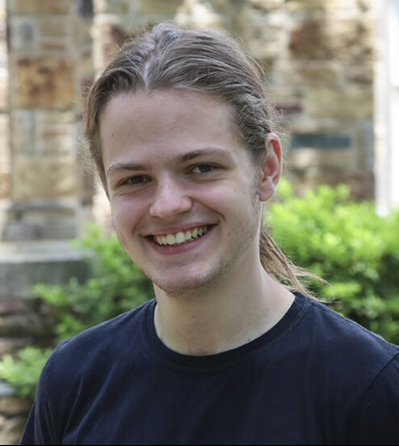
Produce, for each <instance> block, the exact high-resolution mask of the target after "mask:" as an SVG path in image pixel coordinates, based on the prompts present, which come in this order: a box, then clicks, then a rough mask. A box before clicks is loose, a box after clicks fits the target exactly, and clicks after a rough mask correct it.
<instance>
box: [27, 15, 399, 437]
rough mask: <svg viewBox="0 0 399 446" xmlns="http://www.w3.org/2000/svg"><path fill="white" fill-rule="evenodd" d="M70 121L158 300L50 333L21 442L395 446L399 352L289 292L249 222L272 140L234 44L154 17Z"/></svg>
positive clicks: (272, 180)
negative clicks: (82, 136) (82, 135)
mask: <svg viewBox="0 0 399 446" xmlns="http://www.w3.org/2000/svg"><path fill="white" fill-rule="evenodd" d="M86 124H87V126H86V135H87V137H88V140H89V144H90V150H91V153H92V156H93V158H94V160H95V161H96V164H97V167H98V172H99V175H100V178H101V179H102V182H103V185H104V187H105V190H106V192H107V195H108V197H109V200H110V203H111V207H112V213H113V219H114V223H115V228H116V231H117V234H118V237H119V239H120V242H121V244H122V246H123V247H124V249H125V250H126V252H127V253H128V254H129V256H130V257H131V259H132V260H133V261H134V262H135V263H136V264H137V265H138V266H139V267H140V268H141V269H142V271H143V272H144V273H145V274H146V275H147V276H148V277H149V278H150V279H151V280H152V282H153V284H154V290H155V295H156V299H154V300H153V301H151V302H149V303H147V304H145V305H143V306H142V307H140V308H138V309H135V310H133V311H131V312H129V313H126V314H123V315H121V316H119V317H117V318H116V319H114V320H112V321H109V322H107V323H104V324H102V325H100V326H98V327H95V328H93V329H91V330H88V331H86V332H84V333H82V334H81V335H79V336H77V337H76V338H74V339H71V340H69V341H67V342H65V343H63V344H61V345H60V346H58V348H57V349H56V351H55V352H54V354H53V355H52V357H51V358H50V360H49V362H48V363H47V365H46V367H45V369H44V371H43V374H42V377H41V380H40V385H39V391H38V395H37V399H36V402H35V405H34V408H33V410H32V413H31V416H30V419H29V421H28V424H27V427H26V431H25V434H24V437H23V440H22V444H399V348H398V347H397V346H394V345H391V344H388V343H387V342H385V341H384V340H383V339H381V338H380V337H379V336H376V335H374V334H372V333H370V332H368V331H366V330H365V329H363V328H362V327H360V326H359V325H357V324H355V323H353V322H350V321H348V320H346V319H344V318H343V317H341V316H339V315H338V314H336V313H334V312H332V311H331V310H329V309H328V308H326V307H325V306H324V305H322V304H321V303H319V302H317V301H316V300H315V299H311V298H309V297H306V296H305V295H304V294H303V293H301V292H300V291H303V288H302V287H301V285H300V282H299V281H298V279H297V275H296V270H295V268H294V267H293V266H292V265H291V264H290V263H289V262H288V260H287V259H286V258H285V257H284V256H283V254H282V253H281V251H279V249H278V248H277V246H276V245H275V244H274V243H273V241H272V240H271V238H270V236H269V235H268V234H267V232H266V230H265V228H263V225H262V217H263V207H262V206H263V203H264V202H267V201H268V200H269V199H270V198H271V197H272V196H273V194H274V192H275V189H276V187H277V184H278V182H279V178H280V175H281V165H282V155H281V144H280V140H279V138H278V136H277V135H276V134H275V133H274V132H273V130H274V125H275V124H274V121H273V113H272V109H271V107H270V105H269V104H268V101H267V99H266V97H265V95H264V92H263V86H262V81H261V76H260V73H259V71H257V69H256V67H255V65H254V63H253V62H252V61H251V60H250V58H249V57H248V56H247V55H246V54H245V52H244V50H242V49H241V48H240V47H239V45H238V44H237V43H235V42H234V41H233V40H231V39H229V38H227V37H224V36H222V35H220V34H217V33H214V32H210V31H185V30H180V29H178V28H175V27H173V26H171V25H164V24H161V25H159V26H157V27H155V28H154V29H153V30H152V31H148V32H147V33H145V34H144V35H143V36H141V37H139V38H137V39H136V40H135V41H133V42H132V43H130V44H128V45H127V46H125V47H124V48H123V50H122V52H121V55H120V56H119V57H118V58H117V59H116V60H115V61H114V62H113V63H112V64H111V66H110V67H108V68H107V69H106V70H105V72H104V73H103V75H102V76H101V78H100V79H99V80H98V81H97V82H96V84H95V85H94V87H93V89H92V90H91V93H90V97H89V101H88V106H87V116H86ZM282 281H284V282H290V283H291V285H292V286H291V287H290V288H288V287H286V286H284V285H283V284H282ZM295 290H297V291H295ZM106 298H107V296H104V299H106Z"/></svg>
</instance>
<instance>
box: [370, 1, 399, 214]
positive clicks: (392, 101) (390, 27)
mask: <svg viewBox="0 0 399 446" xmlns="http://www.w3.org/2000/svg"><path fill="white" fill-rule="evenodd" d="M379 1H380V5H379V14H378V15H379V17H378V26H379V32H378V34H379V45H378V46H379V55H378V59H379V60H378V62H377V67H376V116H375V118H376V165H375V173H376V198H377V210H378V212H379V213H380V214H381V215H386V214H387V213H388V212H389V211H390V210H391V209H393V208H399V0H379Z"/></svg>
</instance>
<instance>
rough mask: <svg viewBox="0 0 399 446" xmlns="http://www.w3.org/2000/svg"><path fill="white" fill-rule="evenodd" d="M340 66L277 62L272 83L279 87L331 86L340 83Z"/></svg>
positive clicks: (322, 62)
mask: <svg viewBox="0 0 399 446" xmlns="http://www.w3.org/2000/svg"><path fill="white" fill-rule="evenodd" d="M342 77H343V76H342V66H341V65H340V64H339V63H337V62H335V61H301V60H292V59H288V60H286V59H283V60H279V61H278V62H277V63H276V64H275V69H274V72H273V81H274V82H275V83H276V84H280V85H291V86H292V85H300V86H303V85H329V86H330V85H331V86H337V85H339V84H340V82H341V81H342Z"/></svg>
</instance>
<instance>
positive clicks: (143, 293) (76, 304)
mask: <svg viewBox="0 0 399 446" xmlns="http://www.w3.org/2000/svg"><path fill="white" fill-rule="evenodd" d="M268 223H269V224H270V226H271V227H272V231H273V236H274V239H275V240H276V241H277V243H278V244H279V245H280V246H281V247H282V248H283V249H284V251H285V252H286V253H287V254H288V255H289V256H290V257H291V259H292V260H293V261H294V262H295V263H296V264H298V265H299V266H302V267H304V268H307V269H310V270H311V271H313V272H315V273H316V274H318V275H319V276H321V277H323V278H324V279H326V280H327V281H328V282H329V283H331V285H330V286H322V285H321V284H320V283H318V282H311V283H309V284H308V285H309V288H310V289H311V291H312V292H313V293H314V294H316V295H317V296H319V297H320V298H322V299H326V300H332V306H333V308H334V309H336V310H337V311H339V312H340V313H342V314H343V315H345V316H347V317H349V318H350V319H353V320H355V321H357V322H359V323H360V324H361V325H363V326H364V327H366V328H368V329H370V330H372V331H374V332H376V333H379V334H381V335H382V336H384V337H385V338H386V339H387V340H388V341H390V342H393V343H395V344H399V274H398V273H399V213H392V214H391V215H390V216H388V217H385V218H383V217H380V216H378V215H377V214H376V213H375V210H374V204H373V203H353V202H351V201H350V199H349V191H348V189H347V188H346V187H344V186H340V187H338V188H335V189H332V188H329V187H327V186H322V187H320V188H318V189H317V190H316V191H312V192H309V193H307V194H306V195H305V196H304V197H301V198H299V197H297V196H295V194H294V193H293V190H292V187H291V186H290V185H289V184H288V183H287V182H282V184H281V185H280V188H279V196H278V200H276V202H274V203H273V204H272V205H271V207H270V212H269V214H268ZM81 247H82V248H83V249H85V250H87V251H89V252H90V253H91V256H90V257H89V262H90V264H91V266H92V271H93V275H92V278H91V279H90V280H89V281H88V282H87V283H86V284H84V285H81V284H79V283H78V282H77V281H76V280H74V279H73V280H71V282H70V283H69V285H67V286H47V285H39V286H37V287H36V288H35V292H34V294H35V297H36V298H39V299H40V300H41V301H42V302H44V303H45V308H46V309H47V317H48V318H49V319H50V320H51V323H49V325H50V326H52V327H54V328H53V339H54V343H53V347H54V346H55V345H56V344H57V343H59V342H61V341H63V340H64V339H67V338H70V337H72V336H74V335H76V334H78V333H80V332H81V331H82V330H84V329H86V328H89V327H92V326H94V325H96V324H99V323H101V322H103V321H105V320H109V319H111V318H113V317H115V316H117V315H118V314H120V313H123V312H125V311H128V310H130V309H132V308H134V307H136V306H138V305H140V304H142V303H143V302H145V301H146V300H148V299H151V298H152V297H153V287H152V284H151V282H150V281H149V280H148V279H147V278H146V277H145V276H144V275H143V274H142V273H141V272H140V270H139V269H138V268H137V267H136V266H135V265H134V264H133V263H132V261H131V260H130V259H129V257H128V256H127V255H126V254H125V252H124V251H123V250H122V248H121V247H120V244H119V242H118V240H117V238H116V237H115V236H113V237H110V236H107V235H105V234H104V232H103V231H102V230H101V229H100V228H99V227H98V226H92V227H91V228H90V230H89V231H88V234H87V237H86V238H85V239H84V240H83V242H82V244H81ZM49 352H50V351H49V350H46V351H45V350H40V349H34V348H32V347H30V348H29V349H26V350H23V351H21V352H20V353H19V356H18V358H17V359H13V358H11V357H10V356H7V357H5V358H4V359H3V361H2V362H1V363H0V377H1V378H3V379H5V380H6V381H8V382H10V383H11V384H12V385H14V387H15V388H16V389H17V391H18V392H19V394H20V395H24V396H29V397H30V398H33V397H34V394H35V389H36V383H37V380H38V377H39V374H40V371H41V369H42V367H43V364H44V362H45V360H46V359H47V358H48V355H49Z"/></svg>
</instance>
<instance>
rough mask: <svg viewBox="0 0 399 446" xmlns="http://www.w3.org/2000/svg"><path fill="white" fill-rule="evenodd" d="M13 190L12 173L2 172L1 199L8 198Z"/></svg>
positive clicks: (0, 179)
mask: <svg viewBox="0 0 399 446" xmlns="http://www.w3.org/2000/svg"><path fill="white" fill-rule="evenodd" d="M10 192H11V184H10V174H9V173H2V172H0V200H3V199H5V198H8V197H9V196H10Z"/></svg>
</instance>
